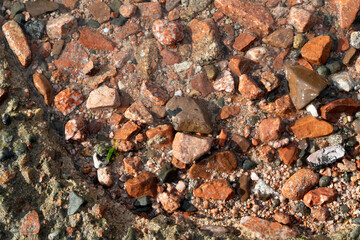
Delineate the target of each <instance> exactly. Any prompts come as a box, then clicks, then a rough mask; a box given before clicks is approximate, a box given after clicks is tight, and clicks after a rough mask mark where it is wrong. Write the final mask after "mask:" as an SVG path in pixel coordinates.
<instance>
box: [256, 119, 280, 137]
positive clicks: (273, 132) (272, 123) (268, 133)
mask: <svg viewBox="0 0 360 240" xmlns="http://www.w3.org/2000/svg"><path fill="white" fill-rule="evenodd" d="M283 130H284V126H283V123H282V121H281V118H279V117H275V118H268V119H264V120H263V121H262V122H261V123H260V125H259V133H260V139H261V141H262V142H264V143H266V142H270V141H275V140H277V139H279V138H280V137H281V135H282V132H283Z"/></svg>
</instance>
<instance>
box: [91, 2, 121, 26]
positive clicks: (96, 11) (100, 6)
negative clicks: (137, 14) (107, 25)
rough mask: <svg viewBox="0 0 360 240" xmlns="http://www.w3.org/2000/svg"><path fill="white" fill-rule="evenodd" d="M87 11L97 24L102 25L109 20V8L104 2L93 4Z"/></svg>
mask: <svg viewBox="0 0 360 240" xmlns="http://www.w3.org/2000/svg"><path fill="white" fill-rule="evenodd" d="M88 10H89V12H90V13H91V14H92V15H93V16H94V18H95V20H96V21H98V22H99V23H104V22H106V21H109V19H110V7H109V6H108V5H106V3H104V2H99V1H97V2H93V3H91V4H90V5H89V6H88ZM116 11H118V9H117V10H116Z"/></svg>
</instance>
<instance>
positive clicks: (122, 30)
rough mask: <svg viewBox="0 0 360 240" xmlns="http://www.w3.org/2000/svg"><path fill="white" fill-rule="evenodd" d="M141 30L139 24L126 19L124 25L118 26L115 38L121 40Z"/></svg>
mask: <svg viewBox="0 0 360 240" xmlns="http://www.w3.org/2000/svg"><path fill="white" fill-rule="evenodd" d="M138 32H141V26H140V25H139V24H137V23H136V22H133V21H127V22H126V23H125V25H123V26H121V27H119V31H118V32H117V33H115V38H116V39H119V40H123V39H125V38H127V37H129V36H131V35H134V34H136V33H138Z"/></svg>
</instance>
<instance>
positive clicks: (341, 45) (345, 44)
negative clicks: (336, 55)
mask: <svg viewBox="0 0 360 240" xmlns="http://www.w3.org/2000/svg"><path fill="white" fill-rule="evenodd" d="M349 48H350V44H349V39H348V38H347V37H341V38H339V41H338V45H337V49H336V52H344V51H346V50H348V49H349Z"/></svg>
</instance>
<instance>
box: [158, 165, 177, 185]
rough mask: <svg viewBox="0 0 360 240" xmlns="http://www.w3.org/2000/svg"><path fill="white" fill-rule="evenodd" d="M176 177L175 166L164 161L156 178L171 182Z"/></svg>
mask: <svg viewBox="0 0 360 240" xmlns="http://www.w3.org/2000/svg"><path fill="white" fill-rule="evenodd" d="M176 177H177V168H176V167H174V166H173V165H172V164H171V163H166V164H165V165H164V166H163V167H162V168H161V170H160V172H159V175H158V178H159V179H160V181H162V182H163V183H167V182H172V181H174V180H175V178H176Z"/></svg>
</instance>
